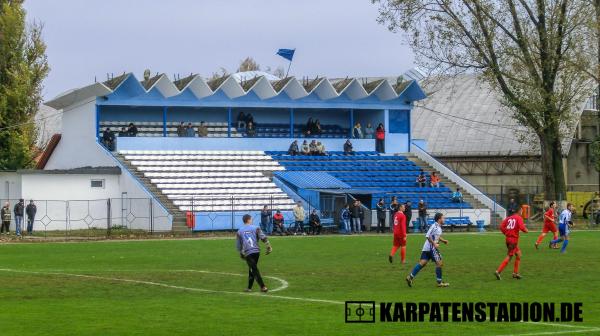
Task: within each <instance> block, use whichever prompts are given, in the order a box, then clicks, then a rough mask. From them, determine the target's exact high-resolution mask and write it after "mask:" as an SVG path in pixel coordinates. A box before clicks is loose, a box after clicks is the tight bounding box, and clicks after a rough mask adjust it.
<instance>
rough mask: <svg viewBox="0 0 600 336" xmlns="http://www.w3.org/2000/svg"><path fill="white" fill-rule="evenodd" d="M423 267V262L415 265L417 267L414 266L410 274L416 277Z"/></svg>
mask: <svg viewBox="0 0 600 336" xmlns="http://www.w3.org/2000/svg"><path fill="white" fill-rule="evenodd" d="M421 268H423V266H421V264H419V263H417V264H416V265H415V268H413V270H412V272H410V276H411V277H413V278H414V277H416V276H417V273H419V271H420V270H421Z"/></svg>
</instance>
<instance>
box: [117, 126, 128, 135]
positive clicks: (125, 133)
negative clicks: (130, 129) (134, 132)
mask: <svg viewBox="0 0 600 336" xmlns="http://www.w3.org/2000/svg"><path fill="white" fill-rule="evenodd" d="M128 136H129V133H127V128H125V126H123V127H121V130H120V131H119V138H122V137H128Z"/></svg>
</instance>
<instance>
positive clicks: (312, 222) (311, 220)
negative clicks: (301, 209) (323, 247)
mask: <svg viewBox="0 0 600 336" xmlns="http://www.w3.org/2000/svg"><path fill="white" fill-rule="evenodd" d="M308 225H309V228H308V234H312V235H320V234H321V218H319V214H318V213H317V209H313V210H312V211H311V213H310V216H308Z"/></svg>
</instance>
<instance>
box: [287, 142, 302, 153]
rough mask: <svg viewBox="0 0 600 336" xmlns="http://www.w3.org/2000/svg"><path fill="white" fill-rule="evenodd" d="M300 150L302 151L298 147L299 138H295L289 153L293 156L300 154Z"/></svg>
mask: <svg viewBox="0 0 600 336" xmlns="http://www.w3.org/2000/svg"><path fill="white" fill-rule="evenodd" d="M298 152H300V149H299V148H298V140H294V142H292V144H291V145H290V148H289V149H288V154H289V155H292V156H293V155H298Z"/></svg>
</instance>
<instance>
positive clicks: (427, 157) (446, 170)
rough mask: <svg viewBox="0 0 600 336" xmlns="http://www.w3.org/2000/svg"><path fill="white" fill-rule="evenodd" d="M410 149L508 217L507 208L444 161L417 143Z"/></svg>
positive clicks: (500, 213)
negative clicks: (459, 174)
mask: <svg viewBox="0 0 600 336" xmlns="http://www.w3.org/2000/svg"><path fill="white" fill-rule="evenodd" d="M410 151H411V153H414V154H415V155H416V156H417V157H418V158H419V159H421V160H423V161H425V162H427V163H428V164H430V165H431V166H432V167H433V168H434V169H435V170H437V171H439V172H440V173H441V174H443V175H445V176H446V177H447V178H448V179H449V180H451V181H452V182H454V183H456V184H458V185H459V186H460V187H461V188H462V189H464V190H465V191H466V192H468V193H469V194H471V195H472V196H473V197H474V198H475V199H477V200H478V201H479V202H481V203H482V204H483V205H485V206H487V207H488V208H489V209H490V210H492V211H494V212H497V213H498V214H499V215H500V216H501V217H506V209H505V208H504V207H503V206H501V205H500V204H498V203H497V202H496V201H494V200H493V199H491V198H490V197H489V196H487V195H486V194H484V193H483V192H482V191H481V190H479V189H478V188H477V187H475V186H474V185H472V184H471V183H469V181H467V180H465V179H463V178H462V177H460V176H458V174H456V173H455V172H454V171H452V169H450V168H449V167H448V166H446V165H445V164H444V163H443V162H441V161H439V160H437V159H436V158H434V157H433V156H431V155H430V154H429V153H427V151H425V150H424V149H423V148H421V147H420V146H419V145H417V144H415V143H414V142H413V143H411V146H410Z"/></svg>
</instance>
